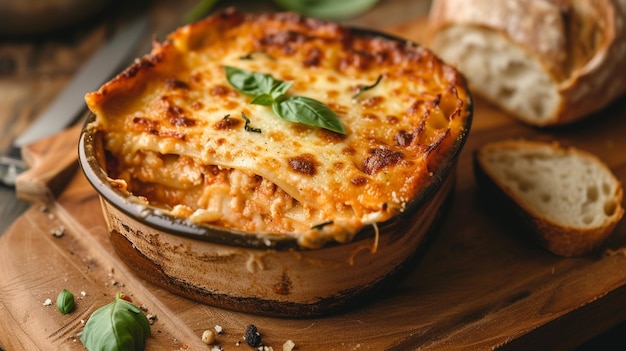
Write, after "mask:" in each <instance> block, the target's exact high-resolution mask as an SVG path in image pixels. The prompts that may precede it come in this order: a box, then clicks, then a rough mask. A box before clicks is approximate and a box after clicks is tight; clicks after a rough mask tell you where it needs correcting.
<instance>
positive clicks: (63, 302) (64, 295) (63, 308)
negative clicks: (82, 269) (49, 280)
mask: <svg viewBox="0 0 626 351" xmlns="http://www.w3.org/2000/svg"><path fill="white" fill-rule="evenodd" d="M57 309H58V310H59V312H61V313H63V314H68V313H70V312H72V310H73V309H74V294H72V293H71V292H70V291H69V290H67V289H63V290H61V292H60V293H59V296H57Z"/></svg>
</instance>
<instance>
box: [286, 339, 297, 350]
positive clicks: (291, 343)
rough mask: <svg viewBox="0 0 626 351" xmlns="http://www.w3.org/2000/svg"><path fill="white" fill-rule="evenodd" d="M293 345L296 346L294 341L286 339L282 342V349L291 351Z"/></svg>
mask: <svg viewBox="0 0 626 351" xmlns="http://www.w3.org/2000/svg"><path fill="white" fill-rule="evenodd" d="M294 347H296V343H295V342H293V341H291V340H287V341H285V343H284V344H283V351H292V350H293V348H294Z"/></svg>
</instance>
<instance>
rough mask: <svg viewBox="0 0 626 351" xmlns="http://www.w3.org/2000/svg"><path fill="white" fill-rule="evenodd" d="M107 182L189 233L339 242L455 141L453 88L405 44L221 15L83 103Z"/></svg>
mask: <svg viewBox="0 0 626 351" xmlns="http://www.w3.org/2000/svg"><path fill="white" fill-rule="evenodd" d="M85 100H86V102H87V105H88V107H89V109H90V110H91V111H92V112H93V113H94V114H95V116H96V119H95V122H93V124H94V125H93V127H94V128H97V129H98V130H99V132H101V133H102V135H103V139H104V148H105V150H106V156H107V161H106V168H107V169H106V171H107V174H108V176H109V177H110V179H111V182H113V183H114V184H115V185H116V186H118V187H120V188H122V189H123V190H125V191H127V192H128V193H129V194H132V195H134V196H135V197H136V198H141V199H143V201H145V202H146V203H147V204H150V205H151V206H156V207H157V208H160V209H162V210H163V211H166V212H167V213H169V214H171V215H173V216H177V217H181V218H183V219H185V220H189V221H192V222H195V223H198V224H201V225H202V224H208V225H217V226H220V227H224V228H230V229H233V230H238V231H243V232H249V233H255V234H256V233H273V234H278V235H285V236H292V237H295V238H296V239H297V240H298V242H299V244H300V245H301V246H303V247H309V248H315V247H320V246H322V245H324V244H325V243H327V242H340V243H343V242H348V241H350V240H352V239H353V238H354V236H355V234H356V233H357V232H358V231H359V230H360V229H361V228H362V227H363V226H366V225H375V224H376V223H379V222H383V221H386V220H389V219H390V218H392V217H393V216H395V215H398V214H400V213H401V212H403V211H404V210H405V209H406V207H407V205H409V204H410V203H411V201H413V200H415V199H416V198H417V197H418V196H420V194H421V192H422V191H423V190H424V189H425V187H426V186H427V185H428V184H430V183H431V182H432V179H431V178H432V176H433V171H435V170H436V169H437V168H438V167H444V166H445V165H443V164H441V163H442V160H446V159H449V158H446V157H445V156H446V154H447V153H448V152H449V151H450V149H451V148H452V147H453V145H454V144H455V140H457V139H459V138H462V137H463V136H464V134H465V133H467V132H468V131H467V130H466V128H467V126H468V125H469V123H468V119H469V118H470V115H471V101H470V97H469V92H468V91H467V88H466V85H465V82H464V80H463V78H462V76H461V75H460V74H459V73H458V72H457V71H456V70H455V69H454V68H453V67H451V66H448V65H446V64H445V63H443V62H441V61H440V60H439V59H438V58H437V57H436V56H435V55H434V54H433V53H431V52H430V51H429V50H427V49H425V48H423V47H421V46H419V45H417V44H414V43H410V42H407V41H404V40H399V39H397V38H391V37H388V36H385V35H381V34H373V33H369V32H367V31H362V30H355V29H350V28H346V27H343V26H341V25H338V24H335V23H332V22H328V21H323V20H317V19H311V18H306V17H302V16H300V15H297V14H294V13H270V14H244V13H241V12H238V11H236V10H234V9H228V10H224V11H222V12H220V13H218V14H215V15H212V16H210V17H207V18H206V19H204V20H201V21H198V22H196V23H193V24H190V25H187V26H184V27H181V28H179V29H177V30H176V31H174V32H173V33H171V34H170V35H169V36H167V37H166V39H165V40H163V41H162V42H159V41H157V40H154V43H153V48H152V50H151V52H150V53H149V54H147V55H145V56H144V57H142V58H140V59H137V60H136V61H135V62H134V63H133V64H132V65H131V66H130V67H129V68H127V69H126V70H125V71H123V72H122V73H120V74H119V75H118V76H116V77H115V78H113V79H112V80H110V81H109V82H107V83H105V84H104V85H103V86H101V87H100V88H99V89H98V90H97V91H95V92H91V93H88V94H87V95H86V97H85Z"/></svg>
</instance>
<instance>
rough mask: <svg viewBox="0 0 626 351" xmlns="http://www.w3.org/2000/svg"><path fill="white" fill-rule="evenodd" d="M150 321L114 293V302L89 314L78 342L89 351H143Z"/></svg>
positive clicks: (132, 305)
mask: <svg viewBox="0 0 626 351" xmlns="http://www.w3.org/2000/svg"><path fill="white" fill-rule="evenodd" d="M149 335H150V322H149V321H148V318H146V316H145V315H144V314H143V312H142V311H141V310H140V309H139V308H138V307H137V306H135V304H133V303H132V302H129V301H126V300H124V299H122V294H121V293H117V295H116V296H115V301H113V302H111V303H110V304H108V305H106V306H103V307H101V308H99V309H98V310H96V311H95V312H94V313H92V314H91V317H89V319H88V320H87V323H86V324H85V329H84V330H83V332H82V334H81V336H80V341H81V342H82V343H83V345H84V346H85V347H86V348H87V350H89V351H99V350H135V351H139V350H143V349H144V347H145V343H146V338H147V337H148V336H149Z"/></svg>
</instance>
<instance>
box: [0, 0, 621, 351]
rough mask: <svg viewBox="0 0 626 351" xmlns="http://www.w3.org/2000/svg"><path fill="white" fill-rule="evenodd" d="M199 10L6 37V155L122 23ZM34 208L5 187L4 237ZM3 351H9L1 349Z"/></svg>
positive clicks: (163, 28)
mask: <svg viewBox="0 0 626 351" xmlns="http://www.w3.org/2000/svg"><path fill="white" fill-rule="evenodd" d="M114 3H115V4H117V5H118V6H119V4H120V3H118V2H114ZM223 3H226V2H223ZM195 4H196V1H195V0H185V1H176V2H174V1H167V0H154V1H138V2H135V3H133V5H128V6H126V7H125V8H123V9H121V10H120V9H106V10H105V12H103V13H100V14H99V15H98V16H97V17H95V18H91V19H89V20H87V21H84V22H83V23H79V24H77V25H75V26H73V27H71V28H66V29H62V30H59V31H55V32H51V33H46V34H43V35H36V36H33V35H31V36H28V37H19V36H12V37H8V36H5V37H0V125H1V126H2V129H0V151H3V150H5V149H6V148H7V147H8V145H9V144H10V141H11V140H12V139H13V138H14V137H15V136H16V135H18V134H19V132H21V131H22V130H24V129H25V128H26V127H27V126H28V124H29V123H30V122H31V121H33V120H34V119H35V118H36V117H37V116H38V114H39V113H40V112H42V111H43V109H44V108H45V107H46V105H47V104H48V103H49V102H50V101H51V100H52V99H53V98H54V96H55V95H56V94H57V93H58V92H59V91H60V89H62V87H63V86H64V85H65V84H66V83H67V82H68V81H69V79H70V78H71V77H72V75H73V74H74V73H75V72H76V69H77V68H78V67H79V66H80V64H81V63H83V62H84V61H85V60H86V59H87V58H88V57H89V55H90V54H92V53H93V52H94V51H95V50H96V49H97V48H98V47H99V46H100V45H101V44H102V42H103V41H104V40H105V39H106V38H107V36H108V35H110V34H111V33H112V32H113V31H114V30H115V28H117V27H118V26H119V25H120V24H121V23H124V22H126V21H128V20H129V19H130V18H132V17H133V16H134V15H136V14H137V13H139V12H142V11H145V12H148V13H149V15H150V19H151V24H152V26H153V28H152V30H151V32H152V33H155V35H156V36H157V37H158V38H160V39H162V38H163V37H164V35H165V34H166V33H168V32H170V31H171V30H172V29H174V28H175V27H177V26H179V25H180V24H181V23H182V22H183V18H184V16H185V14H186V13H187V12H188V11H189V10H190V9H191V8H192V7H193V6H194V5H195ZM228 4H229V5H230V4H234V5H235V6H237V7H239V8H240V9H241V10H243V11H264V10H274V9H277V8H276V7H275V5H273V3H272V2H270V1H229V2H228ZM220 6H222V5H221V4H218V7H220ZM428 8H429V1H427V0H417V1H416V0H382V1H381V2H379V3H378V4H377V5H376V6H375V7H374V8H373V9H372V10H370V11H368V12H366V13H364V14H362V15H360V16H359V17H356V18H352V19H349V20H346V21H345V23H347V24H351V25H358V26H362V27H369V28H375V29H382V30H385V29H389V28H395V27H397V26H400V25H402V24H403V23H409V22H411V21H415V20H416V19H419V18H423V17H424V16H426V14H427V12H428ZM147 50H148V47H147V46H146V47H142V48H139V49H138V52H137V55H140V54H143V53H145V52H146V51H147ZM95 88H97V87H95V86H94V89H95ZM29 206H30V204H28V203H26V202H23V201H20V200H19V199H17V198H16V196H15V192H14V189H13V188H10V187H7V186H3V185H0V234H1V233H3V232H5V230H6V229H7V228H8V227H9V226H10V225H11V223H13V222H14V221H15V220H16V219H17V218H18V217H19V216H20V215H21V214H22V213H23V212H24V211H26V210H27V209H28V208H29ZM0 288H1V287H0ZM572 293H575V292H572ZM589 323H594V321H589ZM624 331H626V324H622V325H617V326H615V327H614V328H612V329H609V330H606V331H604V332H603V333H602V334H600V335H598V336H597V337H596V338H594V339H592V340H590V341H589V342H587V343H586V344H584V345H582V346H580V347H579V348H578V349H577V350H580V351H582V350H598V349H603V350H607V349H612V348H611V347H609V345H611V346H614V345H618V346H620V349H623V348H624V345H626V342H625V341H624V340H623V338H622V337H621V334H622V333H623V332H624ZM0 349H3V350H4V348H3V345H1V344H0ZM4 351H9V350H4Z"/></svg>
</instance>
